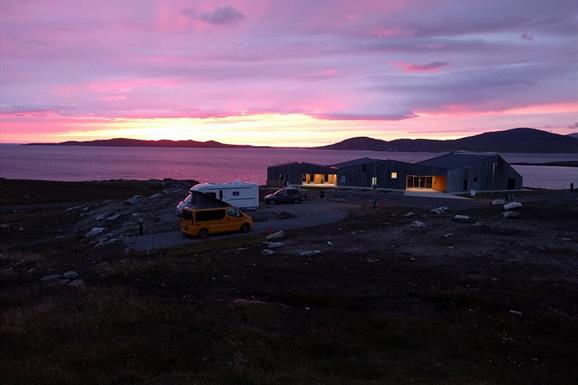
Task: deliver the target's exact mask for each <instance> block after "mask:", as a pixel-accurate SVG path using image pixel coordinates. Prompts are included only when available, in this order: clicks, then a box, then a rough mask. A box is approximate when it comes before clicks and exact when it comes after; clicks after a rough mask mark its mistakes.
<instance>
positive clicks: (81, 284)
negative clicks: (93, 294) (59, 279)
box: [66, 279, 86, 287]
mask: <svg viewBox="0 0 578 385" xmlns="http://www.w3.org/2000/svg"><path fill="white" fill-rule="evenodd" d="M66 285H67V286H71V287H85V286H86V285H85V284H84V281H83V280H82V279H75V280H74V281H70V282H68V283H67V284H66Z"/></svg>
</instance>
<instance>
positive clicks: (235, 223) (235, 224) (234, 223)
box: [227, 207, 243, 231]
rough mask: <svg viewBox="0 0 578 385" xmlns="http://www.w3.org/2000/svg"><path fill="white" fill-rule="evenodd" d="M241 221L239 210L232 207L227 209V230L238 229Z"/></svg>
mask: <svg viewBox="0 0 578 385" xmlns="http://www.w3.org/2000/svg"><path fill="white" fill-rule="evenodd" d="M242 222H243V216H242V215H241V212H240V211H239V210H237V209H236V208H234V207H229V208H228V209H227V231H239V230H240V229H241V225H242Z"/></svg>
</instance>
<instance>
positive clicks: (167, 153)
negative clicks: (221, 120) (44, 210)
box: [0, 144, 578, 189]
mask: <svg viewBox="0 0 578 385" xmlns="http://www.w3.org/2000/svg"><path fill="white" fill-rule="evenodd" d="M438 155H440V154H439V153H429V152H381V151H353V150H352V151H349V150H313V149H301V148H210V149H209V148H142V147H140V148H139V147H134V148H130V147H75V146H66V147H64V146H21V145H13V144H0V178H7V179H41V180H55V181H88V180H107V179H164V178H173V179H195V180H198V181H200V182H231V181H234V180H242V181H247V182H255V183H259V184H264V183H265V180H266V177H267V166H269V165H273V164H279V163H285V162H293V161H304V162H313V163H320V164H332V163H337V162H342V161H346V160H351V159H357V158H362V157H371V158H377V159H395V160H400V161H405V162H419V161H422V160H425V159H429V158H433V157H435V156H438ZM500 155H502V157H503V158H504V159H506V160H507V161H508V162H510V163H514V162H529V163H542V162H552V161H568V160H578V154H522V153H515V154H509V153H504V154H500ZM513 167H514V168H515V169H516V170H517V171H518V172H519V173H520V174H521V175H522V176H523V177H524V186H526V187H539V188H547V189H567V188H569V185H570V183H572V182H573V183H574V185H575V186H578V168H577V167H554V166H513Z"/></svg>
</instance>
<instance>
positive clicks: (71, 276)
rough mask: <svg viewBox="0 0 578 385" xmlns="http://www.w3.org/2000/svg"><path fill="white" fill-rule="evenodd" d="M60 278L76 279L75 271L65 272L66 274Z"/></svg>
mask: <svg viewBox="0 0 578 385" xmlns="http://www.w3.org/2000/svg"><path fill="white" fill-rule="evenodd" d="M62 278H66V279H76V278H78V273H77V272H76V271H67V272H66V273H64V274H62Z"/></svg>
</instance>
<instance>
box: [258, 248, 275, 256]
mask: <svg viewBox="0 0 578 385" xmlns="http://www.w3.org/2000/svg"><path fill="white" fill-rule="evenodd" d="M261 254H263V255H273V254H275V252H274V251H273V250H269V249H264V250H263V251H261Z"/></svg>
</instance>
